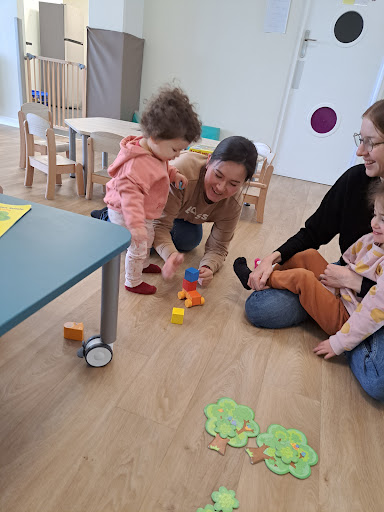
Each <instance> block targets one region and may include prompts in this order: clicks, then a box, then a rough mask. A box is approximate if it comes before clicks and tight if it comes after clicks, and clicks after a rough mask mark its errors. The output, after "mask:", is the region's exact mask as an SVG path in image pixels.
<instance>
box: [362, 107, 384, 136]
mask: <svg viewBox="0 0 384 512" xmlns="http://www.w3.org/2000/svg"><path fill="white" fill-rule="evenodd" d="M363 117H367V118H368V119H369V120H370V121H372V123H373V125H374V127H375V128H376V130H377V131H379V132H380V133H381V134H382V135H383V136H384V100H379V101H376V103H374V104H373V105H371V106H370V107H369V108H368V109H367V110H366V111H365V112H364V114H363Z"/></svg>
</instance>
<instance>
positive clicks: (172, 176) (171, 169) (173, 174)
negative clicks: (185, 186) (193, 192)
mask: <svg viewBox="0 0 384 512" xmlns="http://www.w3.org/2000/svg"><path fill="white" fill-rule="evenodd" d="M179 172H180V171H179V170H178V169H176V167H174V166H173V165H169V164H168V176H169V181H170V182H171V183H174V182H175V180H176V175H177V174H178V173H179ZM176 188H177V187H176Z"/></svg>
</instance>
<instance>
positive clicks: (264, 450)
mask: <svg viewBox="0 0 384 512" xmlns="http://www.w3.org/2000/svg"><path fill="white" fill-rule="evenodd" d="M256 442H257V445H258V446H259V448H246V450H245V451H246V452H247V454H248V455H249V457H250V458H251V464H257V463H258V462H261V461H263V460H264V461H265V464H266V465H267V467H268V469H270V470H271V471H273V472H274V473H276V474H278V475H285V474H286V473H291V474H292V475H293V476H295V477H296V478H300V479H304V478H308V477H309V476H310V474H311V466H314V465H315V464H317V461H318V456H317V453H316V452H315V450H314V449H313V448H311V447H310V446H309V445H308V442H307V438H306V437H305V435H304V434H303V432H301V431H300V430H297V429H295V428H289V429H286V428H284V427H282V426H281V425H275V424H274V425H269V427H268V429H267V432H265V433H262V434H260V435H259V436H258V438H257V439H256Z"/></svg>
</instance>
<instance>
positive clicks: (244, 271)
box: [233, 258, 251, 290]
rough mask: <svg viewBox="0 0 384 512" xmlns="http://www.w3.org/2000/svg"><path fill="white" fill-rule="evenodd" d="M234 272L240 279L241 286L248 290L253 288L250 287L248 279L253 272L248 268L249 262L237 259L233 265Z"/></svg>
mask: <svg viewBox="0 0 384 512" xmlns="http://www.w3.org/2000/svg"><path fill="white" fill-rule="evenodd" d="M233 270H234V271H235V274H236V275H237V277H238V278H239V279H240V282H241V284H242V285H243V286H244V288H245V289H246V290H250V289H251V288H250V287H249V286H248V278H249V274H250V273H251V271H250V270H249V268H248V266H247V260H246V259H245V258H236V259H235V261H234V263H233Z"/></svg>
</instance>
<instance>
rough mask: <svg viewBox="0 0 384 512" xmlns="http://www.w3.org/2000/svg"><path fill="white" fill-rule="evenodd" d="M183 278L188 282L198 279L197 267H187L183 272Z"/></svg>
mask: <svg viewBox="0 0 384 512" xmlns="http://www.w3.org/2000/svg"><path fill="white" fill-rule="evenodd" d="M184 279H185V280H186V281H189V282H190V283H194V282H195V281H197V280H198V279H199V269H197V268H193V267H189V268H187V270H186V271H185V274H184Z"/></svg>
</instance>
